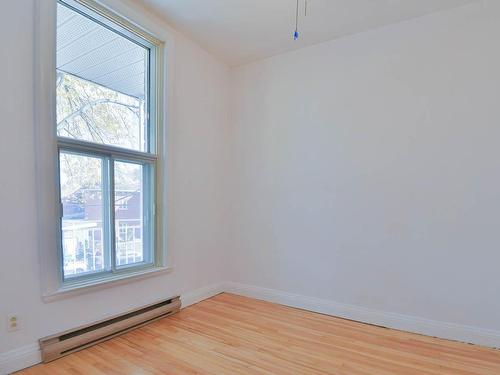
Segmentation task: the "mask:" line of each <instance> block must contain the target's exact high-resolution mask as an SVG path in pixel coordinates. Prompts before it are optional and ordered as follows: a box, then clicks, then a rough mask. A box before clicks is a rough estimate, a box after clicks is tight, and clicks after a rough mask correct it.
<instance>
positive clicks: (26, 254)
mask: <svg viewBox="0 0 500 375" xmlns="http://www.w3.org/2000/svg"><path fill="white" fill-rule="evenodd" d="M37 1H38V0H37ZM108 3H109V1H108ZM116 3H118V2H116ZM119 3H120V4H121V5H120V6H122V5H123V2H119ZM4 8H5V9H4V10H6V9H7V10H8V11H4V12H1V13H0V50H1V54H0V55H1V58H0V82H1V90H2V91H1V100H0V113H1V116H2V119H1V121H0V127H1V137H0V171H1V176H2V177H1V180H0V207H1V213H2V217H1V218H0V239H1V240H0V251H1V260H0V262H1V266H0V267H1V269H0V319H1V320H0V362H1V359H2V358H1V357H2V356H1V354H2V353H5V352H8V351H11V350H14V349H19V348H23V347H25V346H29V345H31V344H35V343H36V342H37V340H38V339H39V338H40V337H43V336H45V335H48V334H52V333H56V332H60V331H61V330H64V329H68V328H72V327H75V326H78V325H81V324H84V323H87V322H92V321H95V320H97V319H102V318H104V317H107V316H110V315H112V314H116V313H119V312H123V311H126V310H128V309H131V308H134V307H137V306H142V305H144V304H146V303H151V302H153V301H156V300H158V299H161V298H166V297H170V296H173V295H178V294H181V293H185V292H189V291H192V290H195V289H196V288H200V287H204V286H207V285H210V284H211V283H214V282H219V281H222V280H224V279H225V277H224V269H225V268H224V259H225V257H224V254H223V250H224V249H225V248H227V245H226V244H225V242H224V241H226V238H227V236H225V235H224V231H225V230H227V228H228V226H229V225H228V224H227V223H225V222H224V220H225V218H226V217H227V215H225V214H224V207H225V205H226V204H225V194H224V192H225V191H226V183H225V178H224V175H225V173H226V170H227V167H226V166H225V164H226V161H225V160H226V153H227V152H226V151H225V149H224V147H225V145H226V144H227V143H228V142H227V139H226V138H227V135H228V132H227V127H228V125H229V123H228V109H227V104H228V96H227V94H228V90H227V89H228V87H229V86H228V79H229V71H228V69H227V68H226V67H225V66H224V65H223V64H221V63H219V62H218V61H216V60H215V59H214V58H212V57H211V56H210V55H209V54H207V53H206V52H205V51H203V50H202V49H200V48H199V47H198V46H196V45H195V44H193V43H192V42H190V41H189V40H187V39H185V38H184V37H183V36H182V35H178V34H177V35H175V51H174V52H175V55H174V61H173V64H174V72H173V76H172V77H170V78H171V79H173V81H174V84H175V86H174V92H173V97H172V101H173V106H172V108H173V113H171V114H169V115H171V122H170V128H169V129H168V146H169V150H168V155H169V166H170V170H169V176H168V184H169V196H170V199H169V206H170V210H169V233H168V235H169V240H168V242H169V251H171V252H172V253H173V260H174V264H173V265H174V267H175V268H174V270H173V271H172V272H171V273H169V274H165V275H162V276H155V277H153V278H149V279H147V280H142V281H136V282H133V283H130V284H127V285H123V286H117V287H113V288H109V289H105V290H102V291H99V292H93V293H90V294H85V295H81V296H78V297H74V298H69V299H64V300H61V301H57V302H51V303H43V302H42V300H41V289H40V285H39V283H40V270H39V267H38V250H37V237H36V228H37V226H36V200H35V199H36V191H35V177H34V175H35V169H34V168H35V166H34V164H35V160H34V157H35V156H34V128H33V85H34V78H33V73H32V72H33V58H34V55H33V23H34V22H33V21H34V1H32V0H18V1H13V2H10V3H9V5H8V6H6V7H4ZM124 9H125V8H124ZM127 9H128V8H127ZM129 11H130V9H129ZM148 18H149V20H150V21H149V22H153V21H151V19H152V17H151V16H149V17H148ZM165 27H166V26H165ZM11 313H15V314H18V316H19V319H20V325H21V329H20V330H19V331H18V332H14V333H7V332H6V315H7V314H11ZM0 364H1V363H0ZM0 367H1V366H0ZM2 372H3V371H2V370H1V369H0V373H2Z"/></svg>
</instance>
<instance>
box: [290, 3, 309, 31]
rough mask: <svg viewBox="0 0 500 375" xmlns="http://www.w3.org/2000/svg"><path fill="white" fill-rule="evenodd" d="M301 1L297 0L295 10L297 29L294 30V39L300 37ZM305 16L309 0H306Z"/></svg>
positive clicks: (305, 15)
mask: <svg viewBox="0 0 500 375" xmlns="http://www.w3.org/2000/svg"><path fill="white" fill-rule="evenodd" d="M299 1H300V0H297V7H296V10H295V31H294V32H293V40H297V39H299V37H300V34H299ZM304 17H307V0H304Z"/></svg>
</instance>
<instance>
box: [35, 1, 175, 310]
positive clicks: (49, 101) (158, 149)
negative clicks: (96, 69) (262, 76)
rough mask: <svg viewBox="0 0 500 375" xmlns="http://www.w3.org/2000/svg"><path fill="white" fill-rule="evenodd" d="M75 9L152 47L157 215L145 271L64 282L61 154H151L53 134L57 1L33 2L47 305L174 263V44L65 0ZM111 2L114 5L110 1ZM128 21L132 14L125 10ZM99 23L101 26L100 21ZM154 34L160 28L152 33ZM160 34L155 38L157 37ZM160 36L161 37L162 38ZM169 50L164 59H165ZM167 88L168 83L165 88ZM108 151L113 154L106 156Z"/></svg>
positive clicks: (95, 6) (98, 8)
mask: <svg viewBox="0 0 500 375" xmlns="http://www.w3.org/2000/svg"><path fill="white" fill-rule="evenodd" d="M68 2H71V3H73V4H71V5H77V6H82V7H84V9H90V10H91V11H92V12H93V14H94V15H97V16H99V17H102V21H103V22H109V23H112V24H114V25H117V26H118V27H119V28H120V29H123V30H120V31H123V32H129V33H130V37H131V38H140V39H141V40H145V41H147V42H148V43H150V44H151V45H152V46H154V50H155V53H154V56H152V57H151V64H152V65H154V69H153V72H154V75H155V76H154V77H153V76H151V77H150V84H151V91H150V97H149V101H150V108H151V109H152V110H151V117H152V118H150V120H149V124H150V133H152V136H153V139H154V144H152V145H151V146H152V147H153V148H154V150H152V151H154V153H155V156H154V159H155V162H156V168H155V175H154V177H153V180H154V189H153V190H154V191H155V205H154V209H155V215H154V227H155V230H154V250H153V254H154V255H153V257H154V259H153V262H152V263H151V264H150V265H148V266H145V267H131V268H128V269H122V270H114V271H113V272H109V273H102V274H98V275H96V276H94V277H81V278H75V279H74V280H69V281H66V282H65V281H64V278H63V270H62V264H63V263H62V243H61V236H60V232H61V227H60V214H61V212H60V211H61V208H60V207H61V206H60V193H59V175H58V171H59V161H58V160H59V149H60V148H70V149H71V150H75V151H76V149H79V150H80V151H82V152H85V151H92V153H94V152H96V151H99V150H101V151H102V153H103V155H107V156H110V157H114V158H117V159H120V158H123V159H125V160H126V159H128V157H130V156H131V155H132V154H133V156H134V157H137V158H139V157H143V158H144V161H151V160H152V158H151V154H149V153H145V152H137V151H127V150H124V149H122V148H119V147H108V146H101V145H96V144H88V143H87V142H81V141H75V140H71V139H64V140H61V139H60V138H58V137H57V129H56V126H55V124H56V85H55V82H56V33H57V19H56V18H57V17H56V14H57V0H44V1H36V2H35V3H36V4H37V12H36V14H37V24H36V27H35V33H36V37H35V82H36V87H35V98H34V102H35V119H34V120H35V121H34V123H35V142H36V144H35V147H36V157H37V159H36V174H37V176H36V177H37V178H36V180H37V205H38V207H37V208H38V242H39V255H40V267H41V287H42V297H43V299H44V300H45V301H51V300H54V299H59V298H62V297H65V296H71V295H74V294H79V293H83V292H87V291H91V290H94V289H98V288H101V287H108V286H109V285H111V284H117V283H124V282H129V281H131V280H135V279H141V278H144V277H149V276H152V275H156V274H160V273H163V272H166V271H170V270H171V269H172V257H171V255H170V252H168V251H167V236H166V233H167V231H166V227H167V215H166V213H167V204H166V201H167V189H166V177H167V168H166V165H167V162H166V161H167V160H166V159H167V158H166V149H167V147H166V146H167V144H166V132H165V129H166V124H167V121H166V117H167V116H166V115H165V114H166V113H168V112H169V111H167V104H166V103H170V101H169V100H168V98H169V97H170V96H171V94H170V92H171V89H172V88H171V87H169V88H168V90H167V87H166V86H167V85H166V84H165V77H166V76H167V74H168V69H167V66H169V65H170V64H168V61H169V60H170V59H171V53H172V50H173V48H172V46H173V39H172V37H171V34H170V33H163V35H160V37H157V36H154V34H153V33H151V32H149V30H148V31H145V29H143V28H142V27H139V26H138V25H137V24H136V23H133V22H131V21H129V19H127V18H125V17H124V16H122V15H118V14H117V13H116V12H115V11H114V7H113V10H111V9H110V8H109V7H107V6H104V5H102V4H101V3H97V2H96V1H94V0H68ZM111 2H112V1H111ZM124 10H125V11H126V12H127V13H129V14H128V15H129V16H134V14H133V13H134V12H133V11H132V10H131V9H129V8H126V9H124ZM100 21H101V20H100ZM155 28H156V29H157V30H161V28H158V27H157V26H156V27H155ZM157 34H158V33H157ZM160 34H161V33H160ZM167 49H168V54H167ZM169 86H170V82H169ZM110 150H111V151H112V152H110Z"/></svg>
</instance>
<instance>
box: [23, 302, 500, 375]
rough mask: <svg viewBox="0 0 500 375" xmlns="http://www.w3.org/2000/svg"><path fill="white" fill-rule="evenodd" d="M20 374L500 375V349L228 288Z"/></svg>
mask: <svg viewBox="0 0 500 375" xmlns="http://www.w3.org/2000/svg"><path fill="white" fill-rule="evenodd" d="M18 374H26V375H29V374H55V375H57V374H61V375H63V374H64V375H65V374H85V375H87V374H89V375H94V374H96V375H101V374H106V375H107V374H214V375H221V374H231V375H233V374H279V375H282V374H312V375H314V374H335V375H417V374H418V375H441V374H442V375H500V351H497V350H493V349H488V348H483V347H478V346H473V345H467V344H462V343H458V342H452V341H446V340H441V339H436V338H431V337H427V336H420V335H415V334H410V333H406V332H400V331H395V330H390V329H385V328H382V327H376V326H370V325H366V324H362V323H357V322H352V321H349V320H344V319H339V318H335V317H330V316H326V315H321V314H316V313H312V312H307V311H303V310H298V309H293V308H289V307H285V306H280V305H276V304H272V303H269V302H264V301H258V300H254V299H250V298H246V297H241V296H236V295H232V294H227V293H224V294H220V295H218V296H215V297H213V298H210V299H208V300H205V301H203V302H200V303H198V304H196V305H193V306H190V307H188V308H186V309H184V310H182V311H181V312H180V313H178V314H176V315H174V316H171V317H168V318H165V319H163V320H160V321H157V322H155V323H152V324H149V325H147V326H144V327H142V328H140V329H137V330H135V331H132V332H129V333H127V334H125V335H122V336H119V337H117V338H114V339H112V340H110V341H107V342H104V343H101V344H99V345H96V346H94V347H91V348H88V349H85V350H82V351H80V352H77V353H74V354H71V355H69V356H67V357H64V358H62V359H59V360H57V361H54V362H52V363H49V364H46V365H37V366H34V367H32V368H29V369H26V370H24V371H22V372H19V373H18Z"/></svg>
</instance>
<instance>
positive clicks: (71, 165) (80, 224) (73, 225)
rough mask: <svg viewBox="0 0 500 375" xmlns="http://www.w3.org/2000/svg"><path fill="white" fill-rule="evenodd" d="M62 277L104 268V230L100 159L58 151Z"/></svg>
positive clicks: (101, 162)
mask: <svg viewBox="0 0 500 375" xmlns="http://www.w3.org/2000/svg"><path fill="white" fill-rule="evenodd" d="M59 159H60V175H61V202H62V205H63V218H62V247H63V271H64V277H65V278H68V277H69V278H70V277H74V276H77V275H78V276H80V275H83V274H85V273H95V272H99V271H103V270H105V268H106V263H107V262H106V261H105V254H104V249H105V246H104V243H105V241H104V233H103V215H104V209H103V181H102V180H103V178H102V176H103V160H102V159H100V158H95V157H89V156H84V155H77V154H70V153H65V152H61V153H60V155H59Z"/></svg>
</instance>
